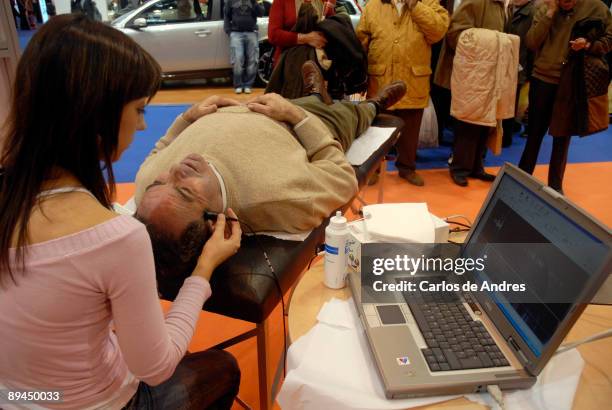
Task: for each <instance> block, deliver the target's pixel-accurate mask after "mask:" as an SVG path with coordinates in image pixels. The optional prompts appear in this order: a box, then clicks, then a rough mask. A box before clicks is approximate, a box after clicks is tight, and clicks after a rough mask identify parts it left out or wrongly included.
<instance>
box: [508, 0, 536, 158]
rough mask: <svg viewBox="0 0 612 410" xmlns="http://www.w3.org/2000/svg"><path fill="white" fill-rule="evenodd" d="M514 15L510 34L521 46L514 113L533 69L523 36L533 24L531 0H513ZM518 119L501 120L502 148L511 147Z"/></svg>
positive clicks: (531, 58)
mask: <svg viewBox="0 0 612 410" xmlns="http://www.w3.org/2000/svg"><path fill="white" fill-rule="evenodd" d="M513 4H514V14H513V16H512V21H511V22H510V33H512V34H516V35H517V36H519V37H520V38H521V45H520V49H519V65H520V67H519V73H518V82H517V88H516V104H515V112H517V109H518V102H519V97H520V90H521V88H522V87H523V85H525V83H526V82H527V81H529V77H531V69H532V67H533V52H532V51H531V50H529V49H528V48H527V45H526V44H525V36H526V35H527V32H528V31H529V28H530V27H531V23H532V22H533V13H534V7H533V0H514V1H513ZM519 121H520V119H519V118H516V117H515V118H508V119H505V120H503V127H504V138H503V140H502V147H509V146H510V145H512V134H514V133H515V132H516V131H518V130H520V128H521V124H520V122H519Z"/></svg>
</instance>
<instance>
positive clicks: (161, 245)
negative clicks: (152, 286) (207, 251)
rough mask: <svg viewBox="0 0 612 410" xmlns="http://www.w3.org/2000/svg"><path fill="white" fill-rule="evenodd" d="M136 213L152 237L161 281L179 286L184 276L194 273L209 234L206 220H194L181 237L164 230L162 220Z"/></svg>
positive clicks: (136, 216)
mask: <svg viewBox="0 0 612 410" xmlns="http://www.w3.org/2000/svg"><path fill="white" fill-rule="evenodd" d="M134 217H135V218H136V219H138V220H139V221H140V222H142V223H143V224H144V225H145V226H146V228H147V232H148V233H149V237H150V238H151V245H152V247H153V257H154V259H155V273H156V275H157V282H158V284H159V285H160V286H161V285H163V284H165V283H167V282H176V283H178V284H179V287H180V285H181V284H182V283H183V280H185V279H186V278H187V277H189V276H190V275H191V274H192V272H193V270H194V269H195V267H196V265H197V263H198V258H199V257H200V254H201V253H202V249H203V248H204V245H205V244H206V241H207V240H208V239H209V238H210V235H211V232H210V229H209V228H208V227H207V225H206V222H204V220H202V219H200V220H195V221H192V222H190V223H189V225H187V227H186V228H185V230H184V231H183V232H182V233H181V234H180V236H179V237H178V238H172V237H171V236H170V235H169V234H168V232H167V231H166V230H164V227H163V223H160V222H162V221H150V220H147V219H145V218H143V217H142V216H140V215H138V214H135V215H134ZM155 222H158V223H155Z"/></svg>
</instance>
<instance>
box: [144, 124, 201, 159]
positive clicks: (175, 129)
mask: <svg viewBox="0 0 612 410" xmlns="http://www.w3.org/2000/svg"><path fill="white" fill-rule="evenodd" d="M190 125H191V122H189V121H187V120H186V119H185V118H183V114H180V115H179V116H178V117H176V119H175V120H174V122H173V123H172V125H170V128H168V130H167V131H166V134H165V135H164V136H163V137H161V138H160V139H159V140H157V142H156V143H155V147H153V149H152V150H151V152H149V155H147V158H149V157H151V156H153V155H155V154H157V153H158V152H159V151H161V150H163V149H164V148H166V147H167V146H168V145H170V144H171V143H172V141H174V140H175V139H176V137H178V135H179V134H180V133H181V132H183V130H184V129H185V128H187V127H189V126H190Z"/></svg>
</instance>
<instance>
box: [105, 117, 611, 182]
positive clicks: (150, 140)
mask: <svg viewBox="0 0 612 410" xmlns="http://www.w3.org/2000/svg"><path fill="white" fill-rule="evenodd" d="M187 107H189V106H188V105H151V106H149V107H147V113H146V114H145V120H146V122H147V129H146V130H145V131H140V132H138V133H136V136H135V137H134V142H133V143H132V145H131V146H130V147H129V148H128V149H127V150H126V151H125V152H124V153H123V155H122V157H121V159H120V160H119V161H118V162H116V163H115V164H114V166H113V169H114V171H115V180H116V181H117V182H133V181H134V179H135V177H136V172H137V171H138V167H139V166H140V164H141V163H142V162H143V161H144V159H145V157H146V156H147V155H148V153H149V152H150V151H151V149H152V148H153V146H154V145H155V142H157V140H158V139H159V138H160V137H161V136H162V135H164V133H165V132H166V130H167V129H168V127H169V126H170V125H171V124H172V121H174V119H175V118H176V116H178V115H179V114H180V113H182V112H183V111H185V109H186V108H187ZM448 136H449V135H445V139H448V138H447V137H448ZM524 146H525V139H524V138H521V137H519V136H518V135H515V136H514V140H513V143H512V146H510V147H508V148H504V149H503V150H502V154H501V155H499V156H494V155H492V154H491V153H489V154H487V158H486V159H485V166H501V165H503V163H504V162H511V163H513V164H518V161H519V159H520V157H521V154H522V152H523V147H524ZM551 148H552V137H551V136H546V137H544V142H543V143H542V148H541V149H540V155H539V157H538V164H547V163H548V160H549V159H550V152H551ZM450 152H451V148H450V147H449V146H442V147H439V148H428V149H422V150H419V151H418V155H417V169H435V168H447V167H448V165H447V160H448V157H449V155H450ZM606 161H612V130H606V131H603V132H600V133H598V134H595V135H591V136H589V137H585V138H578V137H574V138H572V142H571V146H570V150H569V159H568V162H570V163H580V162H606ZM394 169H395V167H394V166H393V163H392V162H390V163H389V170H394Z"/></svg>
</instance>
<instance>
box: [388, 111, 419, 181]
mask: <svg viewBox="0 0 612 410" xmlns="http://www.w3.org/2000/svg"><path fill="white" fill-rule="evenodd" d="M389 114H391V115H395V116H397V117H400V118H401V119H402V121H404V127H403V128H402V131H401V133H400V137H399V140H398V141H397V143H396V144H395V149H396V150H397V160H396V161H395V166H396V167H397V169H398V170H406V171H414V170H415V169H416V153H417V147H418V145H419V131H420V130H421V120H422V119H423V108H418V109H403V110H392V111H389Z"/></svg>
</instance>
